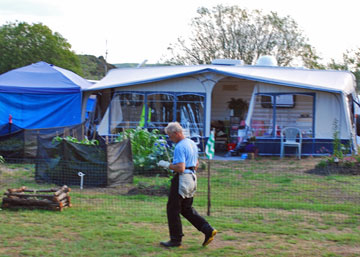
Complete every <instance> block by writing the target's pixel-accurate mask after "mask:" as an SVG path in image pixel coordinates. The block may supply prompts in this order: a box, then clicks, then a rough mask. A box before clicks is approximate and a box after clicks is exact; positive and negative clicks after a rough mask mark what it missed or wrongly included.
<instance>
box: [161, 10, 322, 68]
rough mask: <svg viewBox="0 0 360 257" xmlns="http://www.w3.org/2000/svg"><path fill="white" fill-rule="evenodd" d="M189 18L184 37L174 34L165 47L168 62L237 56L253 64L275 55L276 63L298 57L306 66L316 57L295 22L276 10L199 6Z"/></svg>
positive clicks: (313, 64) (202, 61)
mask: <svg viewBox="0 0 360 257" xmlns="http://www.w3.org/2000/svg"><path fill="white" fill-rule="evenodd" d="M197 13H198V16H197V17H195V18H193V20H192V22H191V27H192V29H193V30H192V34H191V36H190V37H189V39H188V41H186V40H184V39H182V38H178V40H177V42H176V43H174V44H171V45H170V46H169V48H168V50H169V51H170V55H171V57H170V58H169V59H168V60H166V62H167V63H171V64H209V63H211V61H212V60H214V59H220V58H227V59H241V60H243V61H244V62H245V63H246V64H255V62H256V60H257V59H258V58H259V57H260V56H262V55H272V56H275V58H276V60H277V62H278V64H279V65H280V66H288V65H290V64H291V62H292V61H293V60H295V58H296V57H300V58H301V59H302V61H303V63H304V64H305V65H307V67H309V68H313V67H316V66H317V65H318V63H317V61H318V60H319V59H320V58H319V57H318V56H317V54H316V52H315V49H314V48H313V47H312V46H310V45H309V44H308V43H307V39H306V38H305V37H304V36H303V34H302V31H301V30H300V29H299V28H298V25H297V23H296V22H295V21H294V20H293V19H291V18H290V17H289V16H286V17H283V18H282V17H279V16H278V14H277V13H276V12H271V13H270V14H266V15H263V14H262V12H261V11H260V10H254V11H252V12H250V11H247V10H244V9H241V8H239V7H238V6H228V7H226V6H223V5H218V6H215V7H213V8H212V9H211V10H209V9H207V8H206V7H201V8H199V9H198V10H197Z"/></svg>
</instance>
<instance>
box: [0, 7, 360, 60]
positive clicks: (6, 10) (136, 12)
mask: <svg viewBox="0 0 360 257" xmlns="http://www.w3.org/2000/svg"><path fill="white" fill-rule="evenodd" d="M218 4H222V5H238V6H240V7H241V8H246V9H248V10H254V9H260V10H262V11H263V13H269V12H270V11H275V12H277V13H278V14H279V15H280V16H281V17H284V16H287V15H288V16H290V17H291V18H293V19H294V20H295V21H296V22H297V24H298V25H299V27H300V28H301V29H302V30H303V33H304V35H305V36H306V37H307V38H308V39H309V43H310V44H311V45H312V46H314V47H315V49H316V50H317V53H318V54H320V56H322V57H323V62H324V63H326V62H328V61H329V60H330V59H331V58H332V59H335V60H340V58H341V57H342V54H343V53H344V52H345V51H346V50H350V49H358V48H360V33H359V27H360V26H359V25H360V20H359V18H358V12H359V7H360V1H359V0H342V1H339V0H333V1H329V0H302V1H299V0H298V1H291V0H181V1H180V0H58V1H55V0H52V1H51V0H0V26H1V25H4V24H6V23H7V22H15V21H20V22H23V21H24V22H27V23H30V24H32V23H40V22H41V23H42V24H44V25H46V26H48V27H49V28H50V29H51V30H52V31H53V32H58V33H60V34H61V35H62V36H63V37H64V38H66V39H67V40H68V42H69V43H70V44H71V46H72V48H71V50H73V51H74V52H75V53H76V54H90V55H95V56H97V57H98V56H104V57H106V58H107V61H108V62H109V63H113V64H116V63H125V62H132V63H141V62H143V61H145V60H146V62H147V63H157V62H158V61H160V60H161V58H163V57H164V56H165V55H166V54H168V51H167V47H168V46H169V45H170V44H171V43H175V42H176V40H177V38H179V37H183V38H186V36H187V35H189V34H190V31H191V28H190V22H191V19H192V18H194V17H196V16H197V14H196V10H197V8H199V7H202V6H204V7H208V8H211V7H213V6H216V5H218ZM0 51H1V50H0Z"/></svg>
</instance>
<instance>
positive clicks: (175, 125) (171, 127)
mask: <svg viewBox="0 0 360 257" xmlns="http://www.w3.org/2000/svg"><path fill="white" fill-rule="evenodd" d="M164 130H165V133H166V134H169V133H175V132H178V133H180V132H181V133H182V132H183V128H182V127H181V125H180V123H179V122H177V121H175V122H170V123H169V124H168V125H167V126H166V128H165V129H164Z"/></svg>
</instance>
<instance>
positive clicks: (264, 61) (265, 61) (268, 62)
mask: <svg viewBox="0 0 360 257" xmlns="http://www.w3.org/2000/svg"><path fill="white" fill-rule="evenodd" d="M255 65H256V66H278V63H277V61H276V59H275V57H274V56H271V55H264V56H260V57H259V59H258V60H257V61H256V64H255Z"/></svg>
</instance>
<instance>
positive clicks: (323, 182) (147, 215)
mask: <svg viewBox="0 0 360 257" xmlns="http://www.w3.org/2000/svg"><path fill="white" fill-rule="evenodd" d="M318 161H319V159H312V158H307V159H303V160H301V161H297V160H294V159H287V158H285V159H284V160H279V159H276V158H262V159H258V160H246V161H244V162H212V163H211V216H210V217H206V218H207V219H208V220H209V221H210V223H211V224H212V225H213V226H214V227H216V228H217V229H218V230H219V233H218V235H217V236H216V238H215V240H214V241H213V242H212V243H211V244H210V245H209V246H208V247H206V248H203V247H201V243H202V241H203V235H202V234H201V233H200V232H198V231H197V230H196V229H195V228H194V227H192V226H191V224H190V223H188V222H187V221H186V220H184V219H183V226H184V234H185V237H184V238H183V247H182V248H180V249H164V248H162V247H160V246H159V242H160V241H162V240H168V229H167V220H166V213H165V209H166V201H167V197H166V196H150V195H128V194H127V191H128V189H130V188H132V187H136V186H139V185H140V184H141V185H152V186H154V185H155V186H163V185H167V184H168V181H169V179H168V178H166V177H142V176H136V177H135V178H134V183H133V184H131V185H123V186H121V187H118V188H100V189H99V188H98V189H96V188H85V189H84V190H80V189H79V188H78V187H76V186H72V187H71V188H72V191H71V192H70V195H71V200H72V203H73V207H72V208H67V209H65V210H64V211H62V212H54V211H41V210H18V211H9V210H5V209H3V210H0V256H360V246H359V245H360V219H359V218H360V177H359V176H345V175H332V176H318V175H311V174H308V173H307V172H306V171H307V170H309V169H312V168H314V165H315V164H316V163H317V162H318ZM24 185H25V186H27V187H29V188H49V187H54V185H47V184H36V183H35V181H34V166H33V165H30V164H26V165H24V164H23V165H20V164H18V165H15V164H4V165H2V166H1V173H0V190H1V192H5V190H6V189H7V188H15V187H20V186H24ZM194 207H195V208H196V209H197V210H198V211H199V212H200V213H201V214H202V215H204V216H205V215H206V212H207V172H206V170H205V171H202V172H199V173H198V192H197V195H196V197H195V203H194Z"/></svg>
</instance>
